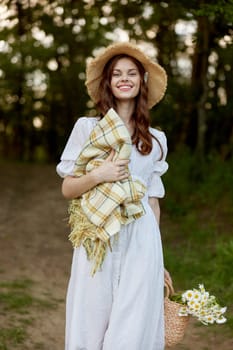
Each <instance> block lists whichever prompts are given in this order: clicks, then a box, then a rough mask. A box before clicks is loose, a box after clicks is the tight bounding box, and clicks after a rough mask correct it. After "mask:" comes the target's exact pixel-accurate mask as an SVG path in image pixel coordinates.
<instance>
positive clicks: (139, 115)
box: [97, 54, 163, 159]
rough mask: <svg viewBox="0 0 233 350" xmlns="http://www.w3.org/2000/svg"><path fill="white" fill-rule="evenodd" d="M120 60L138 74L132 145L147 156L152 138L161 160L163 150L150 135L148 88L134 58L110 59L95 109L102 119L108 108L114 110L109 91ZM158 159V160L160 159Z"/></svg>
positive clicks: (143, 70) (113, 98) (111, 94)
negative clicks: (129, 61)
mask: <svg viewBox="0 0 233 350" xmlns="http://www.w3.org/2000/svg"><path fill="white" fill-rule="evenodd" d="M121 58H129V59H130V60H131V61H132V62H133V63H134V64H135V65H136V66H137V68H138V71H139V74H140V90H139V93H138V95H137V96H136V97H135V108H134V111H133V114H132V119H133V120H134V123H135V128H134V133H133V135H132V143H133V144H135V145H136V148H137V150H138V151H139V152H140V153H141V154H142V155H147V154H149V153H150V152H151V150H152V147H153V144H152V138H154V139H156V141H157V142H158V144H159V147H160V149H161V158H162V157H163V149H162V146H161V144H160V142H159V140H158V139H157V138H156V137H155V136H154V135H152V134H151V133H150V130H149V126H150V116H149V109H148V104H147V101H148V87H147V84H146V82H145V79H144V76H145V69H144V67H143V65H142V64H141V63H140V62H139V61H138V60H136V59H135V58H134V57H131V56H128V55H125V54H120V55H116V56H114V57H112V58H111V59H110V60H109V61H108V62H107V64H106V65H105V67H104V70H103V74H102V79H101V82H100V86H99V89H100V91H101V94H100V101H99V102H98V104H97V107H98V109H99V111H100V113H101V117H103V116H104V115H105V114H106V113H107V111H108V110H109V109H110V108H114V109H116V99H115V97H114V95H113V93H112V90H111V79H112V74H113V70H114V67H115V65H116V63H117V62H118V61H119V60H120V59H121ZM161 158H160V159H161Z"/></svg>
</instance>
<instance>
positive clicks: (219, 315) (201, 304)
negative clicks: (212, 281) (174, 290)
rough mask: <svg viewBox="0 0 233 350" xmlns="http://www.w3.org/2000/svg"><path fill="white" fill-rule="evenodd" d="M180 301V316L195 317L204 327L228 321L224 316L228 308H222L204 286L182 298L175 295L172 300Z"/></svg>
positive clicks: (191, 290)
mask: <svg viewBox="0 0 233 350" xmlns="http://www.w3.org/2000/svg"><path fill="white" fill-rule="evenodd" d="M177 297H178V299H177ZM179 299H180V303H181V307H180V310H179V313H178V315H179V316H188V315H191V316H194V317H196V318H197V319H198V321H200V322H201V323H203V324H204V325H208V324H213V323H217V324H221V323H225V322H226V320H227V319H226V318H225V317H224V316H223V314H224V313H225V312H226V309H227V308H226V307H222V306H220V305H219V304H218V302H217V300H216V297H215V296H213V295H210V294H209V292H207V291H206V290H205V287H204V285H203V284H199V288H198V289H195V288H194V289H190V290H187V291H186V292H184V293H183V294H182V295H180V296H179V295H174V296H173V297H171V300H174V301H176V302H179Z"/></svg>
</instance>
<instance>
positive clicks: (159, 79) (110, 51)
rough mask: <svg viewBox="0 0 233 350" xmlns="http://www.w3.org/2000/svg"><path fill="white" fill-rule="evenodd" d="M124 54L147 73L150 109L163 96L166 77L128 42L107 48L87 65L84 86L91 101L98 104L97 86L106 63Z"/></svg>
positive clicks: (154, 63) (161, 70)
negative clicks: (139, 64) (133, 59)
mask: <svg viewBox="0 0 233 350" xmlns="http://www.w3.org/2000/svg"><path fill="white" fill-rule="evenodd" d="M120 54H126V55H128V56H132V57H134V58H136V59H137V60H138V61H139V62H141V64H142V65H143V67H144V69H145V71H146V72H147V73H148V80H147V84H148V108H152V107H153V106H154V105H155V104H157V103H158V102H159V101H160V100H161V99H162V98H163V96H164V93H165V90H166V87H167V75H166V72H165V70H164V69H163V68H162V67H161V66H160V65H159V64H158V63H156V62H154V61H152V60H151V59H150V58H149V57H148V56H146V55H145V54H144V52H143V51H141V50H140V49H139V48H138V47H137V46H136V45H134V44H131V43H129V42H123V43H122V42H121V43H116V44H112V45H110V46H108V47H107V48H106V49H104V51H103V52H101V53H100V54H99V55H98V56H96V57H95V58H93V59H92V60H91V62H90V63H89V64H88V65H87V70H86V83H85V84H86V86H87V91H88V94H89V96H90V97H91V99H92V100H93V101H94V102H95V103H98V102H99V99H100V90H99V85H100V81H101V77H102V73H103V70H104V66H105V65H106V63H107V62H108V61H109V60H110V59H111V58H112V57H114V56H116V55H120Z"/></svg>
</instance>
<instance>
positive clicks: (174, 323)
mask: <svg viewBox="0 0 233 350" xmlns="http://www.w3.org/2000/svg"><path fill="white" fill-rule="evenodd" d="M165 288H166V296H165V299H164V321H165V344H166V346H168V347H170V346H174V345H176V344H178V343H180V342H181V341H182V339H183V337H184V333H185V329H186V327H187V325H188V321H189V317H188V316H178V312H179V309H180V307H181V305H180V304H179V303H176V302H175V301H172V300H170V299H169V296H170V295H172V294H173V293H174V290H173V287H171V286H168V285H165Z"/></svg>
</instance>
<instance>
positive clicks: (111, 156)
mask: <svg viewBox="0 0 233 350" xmlns="http://www.w3.org/2000/svg"><path fill="white" fill-rule="evenodd" d="M114 156H115V150H114V149H113V148H112V150H111V152H110V154H109V156H108V157H107V158H106V161H107V162H112V161H113V158H114Z"/></svg>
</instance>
